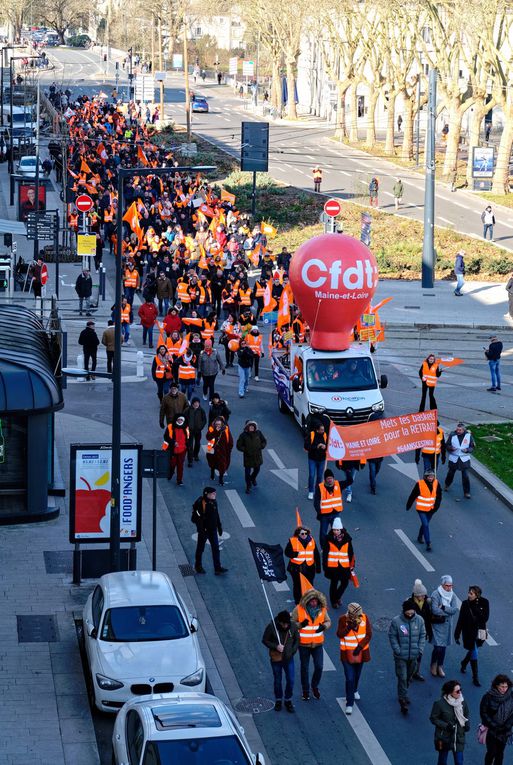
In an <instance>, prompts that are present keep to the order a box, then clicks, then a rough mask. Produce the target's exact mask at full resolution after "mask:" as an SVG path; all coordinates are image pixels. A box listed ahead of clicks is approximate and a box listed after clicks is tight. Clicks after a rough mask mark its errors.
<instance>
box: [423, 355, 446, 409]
mask: <svg viewBox="0 0 513 765" xmlns="http://www.w3.org/2000/svg"><path fill="white" fill-rule="evenodd" d="M441 374H442V369H441V367H440V365H439V364H438V362H437V360H436V356H435V354H434V353H430V354H429V356H428V357H427V358H425V359H424V361H423V362H422V365H421V367H420V369H419V377H420V379H421V381H422V397H421V399H420V406H419V412H423V411H424V409H425V408H426V396H427V394H428V393H429V408H430V409H436V408H437V406H436V399H435V388H436V384H437V382H438V378H439V377H440V375H441Z"/></svg>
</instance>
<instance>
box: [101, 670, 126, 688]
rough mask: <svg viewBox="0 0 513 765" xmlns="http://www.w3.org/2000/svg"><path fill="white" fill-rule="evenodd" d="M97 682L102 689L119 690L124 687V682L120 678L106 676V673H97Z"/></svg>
mask: <svg viewBox="0 0 513 765" xmlns="http://www.w3.org/2000/svg"><path fill="white" fill-rule="evenodd" d="M96 682H97V683H98V685H99V686H100V688H101V689H102V691H119V689H120V688H122V687H123V683H120V682H119V680H113V679H112V678H111V677H105V675H98V674H97V675H96Z"/></svg>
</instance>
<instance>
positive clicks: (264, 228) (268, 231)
mask: <svg viewBox="0 0 513 765" xmlns="http://www.w3.org/2000/svg"><path fill="white" fill-rule="evenodd" d="M260 233H261V234H265V235H266V236H268V237H269V239H274V237H275V236H276V234H277V233H278V229H277V228H274V226H271V224H270V223H264V221H262V223H261V224H260Z"/></svg>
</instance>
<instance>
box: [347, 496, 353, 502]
mask: <svg viewBox="0 0 513 765" xmlns="http://www.w3.org/2000/svg"><path fill="white" fill-rule="evenodd" d="M352 501H353V495H352V494H348V495H347V497H346V502H352Z"/></svg>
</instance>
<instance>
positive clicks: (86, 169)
mask: <svg viewBox="0 0 513 765" xmlns="http://www.w3.org/2000/svg"><path fill="white" fill-rule="evenodd" d="M80 172H81V173H85V174H86V175H92V174H93V171H92V170H91V168H90V167H89V165H88V164H87V162H86V161H85V159H83V160H82V162H81V164H80Z"/></svg>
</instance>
